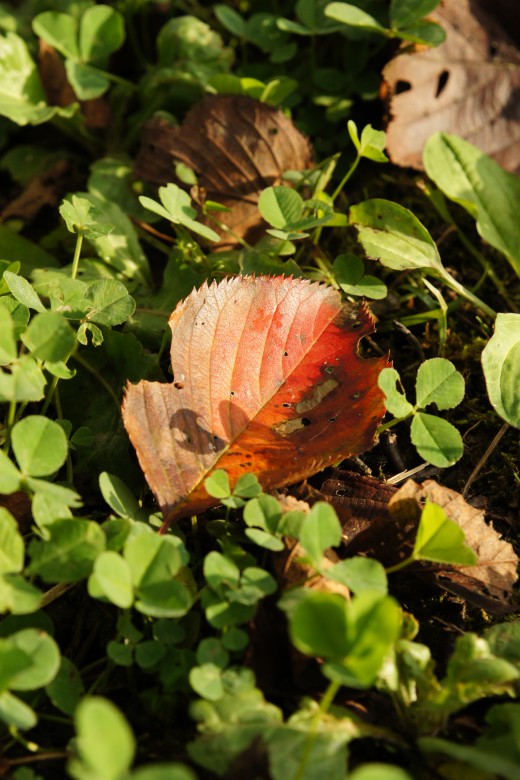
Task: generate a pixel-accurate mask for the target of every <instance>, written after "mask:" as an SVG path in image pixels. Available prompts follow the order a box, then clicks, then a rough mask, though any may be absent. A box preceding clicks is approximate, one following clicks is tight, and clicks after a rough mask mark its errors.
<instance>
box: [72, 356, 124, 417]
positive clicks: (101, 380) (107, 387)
mask: <svg viewBox="0 0 520 780" xmlns="http://www.w3.org/2000/svg"><path fill="white" fill-rule="evenodd" d="M72 358H73V360H76V361H77V362H78V363H79V364H80V366H83V368H86V369H87V371H89V373H91V374H92V376H94V377H95V378H96V379H97V380H98V382H99V383H100V385H102V386H103V387H104V388H105V390H106V391H107V393H108V394H109V396H110V397H111V398H112V400H113V401H114V403H115V405H116V407H117V410H118V411H119V407H120V405H121V402H120V400H119V398H118V397H117V395H116V394H115V393H114V391H113V390H112V388H111V387H110V385H109V384H108V382H107V381H106V379H105V378H104V377H103V376H102V375H101V374H100V373H99V371H97V370H96V369H95V368H94V366H91V365H90V363H89V362H88V360H85V358H83V357H81V355H78V353H77V352H76V353H75V354H74V355H73V356H72Z"/></svg>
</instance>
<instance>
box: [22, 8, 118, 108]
mask: <svg viewBox="0 0 520 780" xmlns="http://www.w3.org/2000/svg"><path fill="white" fill-rule="evenodd" d="M33 30H34V32H35V34H36V35H38V36H39V37H40V38H42V39H43V40H44V41H46V43H48V44H50V45H51V46H53V47H54V48H55V49H56V50H57V51H59V52H60V54H62V55H63V56H64V57H65V70H66V72H67V78H68V80H69V82H70V84H71V86H72V87H73V89H74V91H75V93H76V95H77V97H78V98H79V99H80V100H93V99H94V98H98V97H100V95H102V94H103V93H104V92H106V91H107V89H108V88H109V86H110V81H112V80H117V81H119V82H120V81H121V80H120V79H119V78H118V77H115V76H113V75H111V74H110V73H106V71H105V70H104V68H105V67H106V64H107V62H108V57H109V55H110V54H112V52H114V51H116V50H117V49H119V48H120V47H121V46H122V45H123V42H124V40H125V28H124V20H123V17H122V16H121V14H120V13H119V12H118V11H115V10H114V9H113V8H110V6H108V5H94V6H91V7H90V8H87V9H86V10H85V12H84V13H83V15H82V17H81V19H80V20H79V24H78V21H77V19H76V18H75V17H74V16H72V15H71V14H66V13H61V12H58V11H44V12H43V13H41V14H38V15H37V16H35V17H34V19H33Z"/></svg>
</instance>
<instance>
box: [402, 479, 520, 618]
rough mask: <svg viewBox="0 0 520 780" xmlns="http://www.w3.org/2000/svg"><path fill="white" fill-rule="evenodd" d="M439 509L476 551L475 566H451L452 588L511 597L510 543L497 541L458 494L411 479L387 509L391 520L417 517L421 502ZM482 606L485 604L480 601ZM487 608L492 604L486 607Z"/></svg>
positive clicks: (513, 562) (514, 560)
mask: <svg viewBox="0 0 520 780" xmlns="http://www.w3.org/2000/svg"><path fill="white" fill-rule="evenodd" d="M426 500H428V501H432V502H433V503H435V504H438V505H439V506H441V507H442V508H443V510H444V512H445V513H446V515H447V516H448V517H449V518H450V520H453V521H454V522H456V523H457V524H458V525H459V526H460V527H461V528H462V530H463V531H464V534H465V537H466V543H467V544H468V545H469V546H470V547H471V548H472V549H473V550H474V551H475V552H476V554H477V556H478V563H477V564H476V565H475V566H465V567H463V568H457V567H454V569H455V572H454V576H453V577H452V579H453V584H454V585H455V589H457V590H459V591H462V589H463V588H464V589H465V592H466V595H467V593H468V592H469V593H471V592H472V591H473V593H474V595H475V596H478V595H483V596H484V597H486V596H488V597H491V598H492V599H495V600H498V601H499V602H506V601H507V599H508V598H510V596H511V594H512V592H513V587H514V584H515V582H516V580H517V576H518V575H517V566H518V556H517V555H516V554H515V552H514V550H513V547H512V545H511V544H509V542H505V541H504V540H503V539H501V538H500V536H499V534H498V533H497V531H495V529H494V528H493V526H492V525H490V524H488V523H486V522H485V520H484V511H483V510H482V509H477V508H476V507H473V506H471V504H468V503H467V502H466V501H465V500H464V498H463V497H462V496H461V494H460V493H457V491H455V490H451V489H450V488H447V487H444V486H443V485H439V484H438V483H437V482H435V481H434V480H432V479H428V480H426V481H425V482H423V483H422V484H421V485H418V484H417V483H416V482H414V481H413V480H412V479H410V480H408V481H407V482H405V484H404V485H403V486H402V487H401V488H400V489H399V490H398V491H397V492H396V493H395V494H394V496H393V497H392V498H391V499H390V502H389V505H388V508H389V511H390V514H391V515H392V517H393V518H394V519H396V518H401V519H405V520H413V519H414V518H416V519H417V521H418V518H419V515H420V511H421V505H422V504H423V503H424V501H426ZM442 568H443V571H442V578H443V580H444V582H443V584H444V586H445V587H447V588H448V589H450V587H449V586H450V577H451V575H450V569H451V568H452V567H449V568H447V569H446V570H444V567H442ZM483 604H484V602H483ZM487 606H488V607H489V606H491V604H488V605H487Z"/></svg>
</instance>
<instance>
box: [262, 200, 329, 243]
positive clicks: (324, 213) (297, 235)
mask: <svg viewBox="0 0 520 780" xmlns="http://www.w3.org/2000/svg"><path fill="white" fill-rule="evenodd" d="M258 209H259V211H260V214H261V215H262V217H263V218H264V219H265V221H266V222H268V223H269V224H270V225H271V226H272V227H271V228H270V229H269V230H268V231H267V232H268V234H269V235H270V236H274V237H275V238H279V239H281V240H282V241H296V240H298V239H301V238H308V236H309V233H308V232H306V231H308V230H310V229H311V228H315V227H318V226H324V225H326V224H327V223H329V222H330V221H331V220H332V219H334V216H335V214H334V210H333V208H332V205H331V203H329V202H328V198H327V196H325V195H324V194H323V193H321V197H320V198H312V199H310V200H304V199H303V198H302V196H301V195H300V194H299V193H298V192H296V190H293V189H291V188H290V187H267V189H265V190H264V191H263V192H262V194H261V195H260V199H259V201H258Z"/></svg>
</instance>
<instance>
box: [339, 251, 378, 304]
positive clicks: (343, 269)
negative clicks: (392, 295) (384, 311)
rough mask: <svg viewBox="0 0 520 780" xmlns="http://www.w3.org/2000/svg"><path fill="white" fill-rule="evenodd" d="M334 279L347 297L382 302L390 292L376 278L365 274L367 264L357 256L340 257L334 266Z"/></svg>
mask: <svg viewBox="0 0 520 780" xmlns="http://www.w3.org/2000/svg"><path fill="white" fill-rule="evenodd" d="M332 270H333V272H334V277H335V279H336V281H337V283H338V284H339V286H340V287H341V289H342V290H343V292H344V293H346V294H347V295H356V296H363V297H364V298H372V299H373V300H380V299H381V298H385V297H386V294H387V292H388V290H387V287H386V284H384V282H382V281H381V280H380V279H377V278H376V277H375V276H370V275H369V274H365V264H364V262H363V260H362V259H361V258H360V257H357V256H356V255H339V256H338V257H336V259H335V260H334V264H333V266H332Z"/></svg>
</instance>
